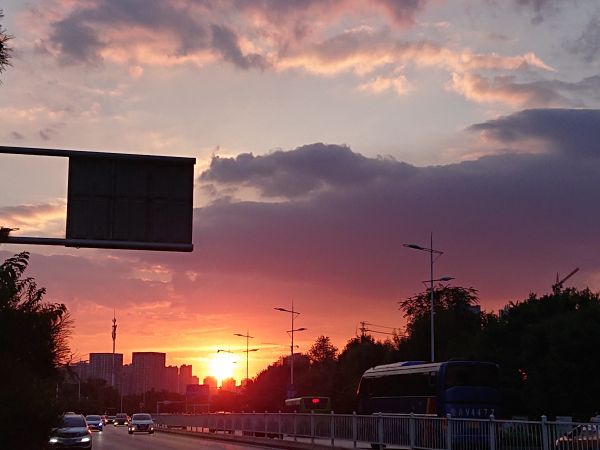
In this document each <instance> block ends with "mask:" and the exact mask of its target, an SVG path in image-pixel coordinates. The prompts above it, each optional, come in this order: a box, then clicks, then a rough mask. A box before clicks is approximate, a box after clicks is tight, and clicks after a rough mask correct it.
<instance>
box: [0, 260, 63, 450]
mask: <svg viewBox="0 0 600 450" xmlns="http://www.w3.org/2000/svg"><path fill="white" fill-rule="evenodd" d="M28 262H29V254H28V253H25V252H24V253H19V254H18V255H15V256H14V257H12V258H9V259H8V260H6V261H5V262H4V263H2V264H1V265H0V365H1V367H0V373H1V374H2V376H1V378H0V382H1V384H0V436H2V447H3V448H15V449H16V448H20V449H37V448H40V449H41V448H45V447H46V445H47V444H48V436H49V432H50V429H51V427H52V426H53V425H54V424H55V423H56V421H57V419H58V418H59V413H60V407H59V405H58V401H57V398H56V392H57V385H58V382H59V379H60V377H59V371H58V366H59V365H60V364H61V363H62V362H64V360H65V358H66V357H67V355H68V353H69V349H68V345H67V339H68V336H69V332H70V324H71V321H70V318H69V314H68V312H67V308H66V307H65V305H63V304H58V303H45V302H43V296H44V294H45V290H44V289H43V288H38V287H37V285H36V283H35V281H34V279H33V278H24V277H23V273H24V272H25V269H26V268H27V265H28ZM32 424H34V426H32Z"/></svg>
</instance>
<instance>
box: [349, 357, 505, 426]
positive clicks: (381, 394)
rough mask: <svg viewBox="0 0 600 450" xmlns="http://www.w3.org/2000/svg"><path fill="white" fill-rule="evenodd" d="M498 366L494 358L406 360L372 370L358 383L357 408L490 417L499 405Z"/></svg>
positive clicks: (459, 416)
mask: <svg viewBox="0 0 600 450" xmlns="http://www.w3.org/2000/svg"><path fill="white" fill-rule="evenodd" d="M498 382H499V367H498V365H496V364H494V363H490V362H480V361H447V362H438V363H427V362H424V361H405V362H398V363H394V364H386V365H381V366H375V367H372V368H371V369H369V370H367V371H366V372H365V373H364V374H363V376H362V378H361V380H360V384H359V387H358V411H357V412H358V413H359V414H374V413H395V414H410V413H414V414H430V415H435V416H438V417H445V416H446V415H447V414H450V415H451V416H452V417H454V418H474V419H484V418H489V417H490V416H491V415H492V414H493V415H497V414H498V408H499V406H500V391H499V387H498Z"/></svg>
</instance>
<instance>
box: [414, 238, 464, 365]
mask: <svg viewBox="0 0 600 450" xmlns="http://www.w3.org/2000/svg"><path fill="white" fill-rule="evenodd" d="M403 245H404V247H406V248H411V249H413V250H419V251H422V252H427V253H429V280H428V282H429V295H430V301H431V304H430V309H431V362H435V326H434V323H435V322H434V318H433V316H434V315H435V310H434V304H433V302H434V300H433V283H434V282H435V281H450V280H453V279H454V278H453V277H442V278H438V279H434V278H433V263H434V262H435V261H437V259H438V258H439V257H440V256H442V255H443V254H444V252H442V251H441V250H436V249H434V248H433V232H432V233H431V235H430V245H429V248H428V247H423V246H421V245H418V244H403ZM434 255H435V257H434ZM424 283H426V282H425V281H424Z"/></svg>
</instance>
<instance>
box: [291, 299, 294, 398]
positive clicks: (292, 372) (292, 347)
mask: <svg viewBox="0 0 600 450" xmlns="http://www.w3.org/2000/svg"><path fill="white" fill-rule="evenodd" d="M290 389H294V300H292V345H290Z"/></svg>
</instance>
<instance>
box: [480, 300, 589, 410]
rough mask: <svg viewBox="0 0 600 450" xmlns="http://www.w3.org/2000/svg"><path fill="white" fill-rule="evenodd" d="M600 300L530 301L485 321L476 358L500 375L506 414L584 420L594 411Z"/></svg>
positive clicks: (510, 306) (507, 309)
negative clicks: (492, 364)
mask: <svg viewBox="0 0 600 450" xmlns="http://www.w3.org/2000/svg"><path fill="white" fill-rule="evenodd" d="M599 323H600V299H599V296H598V294H594V293H592V292H591V291H589V290H588V289H586V290H583V291H578V290H576V289H567V290H565V291H559V292H555V293H553V294H551V295H544V296H541V297H537V296H536V295H533V294H532V295H531V296H530V297H529V298H528V299H527V300H525V301H523V302H517V303H510V304H509V305H508V307H507V308H506V309H505V310H504V311H503V313H502V314H501V315H500V316H499V317H496V318H495V319H493V320H490V321H489V323H488V324H487V326H486V327H485V328H484V330H483V333H482V335H481V339H480V341H479V342H478V349H477V356H478V357H479V358H484V359H489V360H493V361H496V362H498V363H499V364H500V366H501V367H502V370H503V380H502V381H503V386H504V388H505V389H506V393H505V398H506V399H507V408H508V410H507V412H508V413H518V414H522V413H524V412H525V413H527V414H528V415H530V416H533V417H539V416H540V415H541V414H546V415H550V416H552V415H572V416H574V417H577V418H580V419H585V420H587V419H589V418H590V416H591V415H593V414H595V413H596V412H598V410H599V408H600V407H599V405H600V379H599V378H598V376H597V374H598V373H599V371H600V358H599V357H598V356H600V327H599V326H598V324H599Z"/></svg>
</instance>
